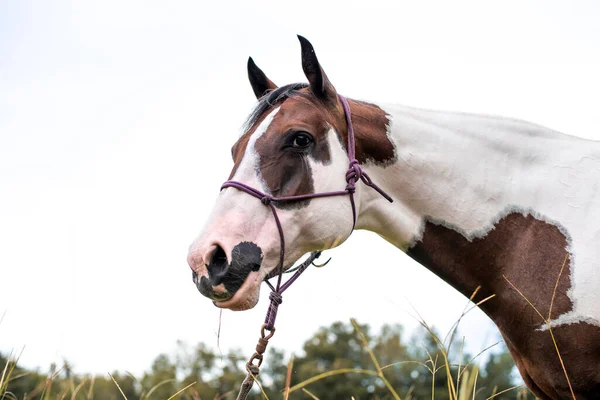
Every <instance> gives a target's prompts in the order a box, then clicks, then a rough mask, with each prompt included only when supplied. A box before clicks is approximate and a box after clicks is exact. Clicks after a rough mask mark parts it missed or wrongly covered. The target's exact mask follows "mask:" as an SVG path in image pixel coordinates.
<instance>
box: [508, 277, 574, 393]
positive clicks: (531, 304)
mask: <svg viewBox="0 0 600 400" xmlns="http://www.w3.org/2000/svg"><path fill="white" fill-rule="evenodd" d="M561 272H562V269H561ZM502 276H503V277H504V279H505V280H506V281H507V282H508V284H509V285H510V286H512V288H513V289H514V290H516V291H517V293H519V295H521V297H523V299H525V301H526V302H527V304H529V305H530V306H531V308H533V309H534V310H535V312H536V313H537V314H538V315H539V316H540V318H541V319H542V321H544V323H545V324H546V326H547V327H548V332H550V337H551V338H552V343H553V344H554V349H555V350H556V354H557V355H558V359H559V361H560V365H561V367H562V370H563V373H564V374H565V378H567V384H568V385H569V390H570V391H571V396H573V400H577V398H576V397H575V393H574V392H573V387H572V386H571V380H570V379H569V375H568V374H567V369H566V368H565V363H564V362H563V359H562V356H561V355H560V350H558V344H557V343H556V338H555V337H554V333H553V332H552V326H551V324H550V321H549V320H547V319H546V318H544V316H543V315H542V313H541V312H540V311H539V310H538V309H537V307H536V306H534V305H533V303H532V302H531V301H529V299H528V298H527V297H526V296H525V295H524V294H523V293H522V292H521V291H520V290H519V289H518V288H517V287H516V286H515V285H514V284H513V283H512V282H511V281H510V280H509V279H508V278H507V277H506V276H505V275H502ZM558 280H560V275H559V276H558V279H557V281H558ZM557 287H558V284H557V285H556V286H555V288H554V289H555V290H556V288H557ZM555 293H556V292H555ZM555 293H553V294H552V297H553V298H554V294H555Z"/></svg>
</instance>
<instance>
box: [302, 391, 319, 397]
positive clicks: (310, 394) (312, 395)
mask: <svg viewBox="0 0 600 400" xmlns="http://www.w3.org/2000/svg"><path fill="white" fill-rule="evenodd" d="M302 391H303V392H304V393H306V394H307V395H309V396H310V397H311V398H312V399H313V400H319V398H318V397H317V396H315V395H314V394H312V393H311V392H309V391H308V389H305V388H302Z"/></svg>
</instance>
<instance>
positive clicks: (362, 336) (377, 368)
mask: <svg viewBox="0 0 600 400" xmlns="http://www.w3.org/2000/svg"><path fill="white" fill-rule="evenodd" d="M350 322H351V323H352V326H354V329H355V330H356V332H357V333H358V336H359V337H360V339H361V342H362V343H363V347H364V348H365V350H367V352H368V353H369V356H370V357H371V361H372V362H373V364H374V365H375V369H376V370H377V376H378V377H379V379H381V380H382V381H383V383H384V384H385V386H386V387H387V389H388V391H389V392H390V393H391V394H392V396H393V397H394V399H396V400H401V399H400V395H398V393H397V392H396V390H394V388H393V387H392V385H391V384H390V382H389V381H388V380H387V378H386V377H385V375H384V373H383V371H382V370H381V367H380V365H379V361H377V357H375V353H373V350H371V347H370V346H369V342H368V341H367V337H366V336H365V335H364V333H362V331H361V330H360V328H359V327H358V323H357V322H356V320H355V319H353V318H352V319H350Z"/></svg>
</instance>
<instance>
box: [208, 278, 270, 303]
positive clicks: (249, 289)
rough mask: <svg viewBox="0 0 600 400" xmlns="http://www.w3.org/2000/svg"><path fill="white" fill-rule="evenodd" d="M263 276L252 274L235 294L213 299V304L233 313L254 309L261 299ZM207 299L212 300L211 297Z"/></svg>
mask: <svg viewBox="0 0 600 400" xmlns="http://www.w3.org/2000/svg"><path fill="white" fill-rule="evenodd" d="M261 275H262V274H260V273H258V272H251V273H250V274H248V276H247V277H246V279H245V280H244V283H242V285H241V286H240V288H239V289H238V290H237V291H236V292H235V293H233V294H230V293H227V294H228V296H227V297H225V296H223V297H221V298H211V299H212V300H213V304H214V305H215V306H216V307H218V308H227V309H230V310H233V311H243V310H249V309H251V308H253V307H254V306H255V305H256V304H257V303H258V299H259V294H260V286H261V283H262V281H263V279H262V277H261ZM201 293H202V292H201ZM207 297H209V298H210V296H207Z"/></svg>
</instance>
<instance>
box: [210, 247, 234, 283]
mask: <svg viewBox="0 0 600 400" xmlns="http://www.w3.org/2000/svg"><path fill="white" fill-rule="evenodd" d="M206 269H207V270H208V276H209V278H210V280H211V283H212V284H213V285H214V286H216V285H219V284H220V283H221V282H223V278H224V277H225V275H226V274H227V270H228V269H229V264H228V263H227V256H226V255H225V250H223V249H222V248H221V246H219V245H218V244H216V245H215V249H214V250H213V252H212V254H211V255H210V257H209V263H208V265H207V266H206Z"/></svg>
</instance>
